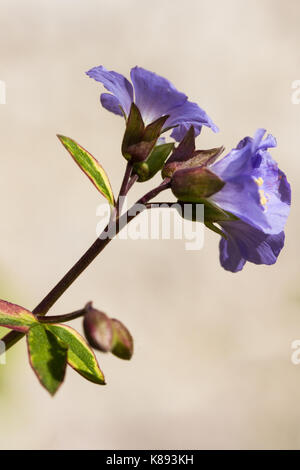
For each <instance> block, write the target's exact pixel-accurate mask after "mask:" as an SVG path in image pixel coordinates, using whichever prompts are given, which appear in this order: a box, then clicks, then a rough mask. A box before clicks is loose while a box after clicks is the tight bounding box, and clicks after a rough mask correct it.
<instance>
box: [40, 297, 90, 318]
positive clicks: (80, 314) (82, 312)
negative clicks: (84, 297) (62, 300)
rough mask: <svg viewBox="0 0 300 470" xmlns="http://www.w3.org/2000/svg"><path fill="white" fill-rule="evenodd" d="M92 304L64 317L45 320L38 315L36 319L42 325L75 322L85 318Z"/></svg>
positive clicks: (59, 316) (53, 316)
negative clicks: (77, 319)
mask: <svg viewBox="0 0 300 470" xmlns="http://www.w3.org/2000/svg"><path fill="white" fill-rule="evenodd" d="M91 305H92V303H91V302H89V303H88V304H86V306H85V307H84V308H82V309H80V310H76V312H72V313H66V314H64V315H51V316H50V317H47V318H45V316H43V315H36V316H35V317H36V319H37V320H38V321H39V322H40V323H65V322H67V321H71V320H75V319H76V318H79V317H83V316H84V315H85V314H86V313H87V312H88V311H89V309H90V308H91Z"/></svg>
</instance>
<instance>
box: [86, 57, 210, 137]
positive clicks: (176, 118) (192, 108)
mask: <svg viewBox="0 0 300 470" xmlns="http://www.w3.org/2000/svg"><path fill="white" fill-rule="evenodd" d="M87 75H88V76H89V77H91V78H94V79H95V80H97V81H98V82H101V83H102V84H103V85H104V86H105V88H106V89H107V90H108V91H110V92H111V93H112V95H110V94H108V93H103V94H102V95H101V103H102V105H103V107H104V108H106V109H107V110H108V111H111V112H113V113H114V114H118V115H120V116H121V115H122V111H121V110H120V106H121V108H122V109H123V111H124V113H125V115H126V116H128V115H129V111H130V107H131V104H132V102H133V87H132V85H131V83H130V82H129V81H128V80H127V79H126V78H125V77H124V76H123V75H120V74H119V73H117V72H113V71H108V70H106V69H105V68H104V67H103V66H102V65H100V66H99V67H94V68H93V69H91V70H89V71H88V72H87ZM130 75H131V80H132V83H133V86H134V95H135V97H134V102H135V104H136V106H137V107H138V108H139V111H140V113H141V115H142V118H143V120H144V122H145V124H146V125H147V124H150V123H151V122H153V121H155V120H156V119H158V118H160V117H162V116H166V115H169V119H168V120H167V122H166V123H165V126H164V128H165V129H166V128H168V127H175V126H176V127H175V128H174V130H173V131H172V134H171V137H173V138H174V139H175V140H177V141H180V140H182V138H183V137H184V135H185V134H186V132H187V131H188V130H189V129H190V127H191V126H194V128H195V135H196V136H197V135H198V134H200V132H201V129H202V126H203V125H204V126H208V127H210V128H211V129H212V130H213V131H214V132H217V131H218V128H217V126H216V125H215V124H214V123H213V121H212V120H211V119H210V117H209V116H208V115H207V114H206V112H205V111H203V109H201V108H200V107H199V106H198V105H197V104H196V103H192V102H190V101H187V96H186V95H185V94H184V93H181V92H180V91H178V90H177V89H176V88H175V87H174V85H173V84H172V83H171V82H169V80H167V79H166V78H163V77H161V76H159V75H157V74H155V73H153V72H150V71H149V70H145V69H143V68H142V67H134V68H133V69H131V74H130Z"/></svg>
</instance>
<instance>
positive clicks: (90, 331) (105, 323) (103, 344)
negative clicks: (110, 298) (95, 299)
mask: <svg viewBox="0 0 300 470" xmlns="http://www.w3.org/2000/svg"><path fill="white" fill-rule="evenodd" d="M83 328H84V334H85V337H86V339H87V341H88V343H89V344H90V346H92V347H93V348H94V349H98V350H99V351H102V352H108V351H110V350H111V348H112V341H113V327H112V321H111V320H110V318H108V316H107V315H106V314H105V313H103V312H100V310H96V309H95V308H90V309H89V310H88V311H87V313H86V314H85V316H84V319H83Z"/></svg>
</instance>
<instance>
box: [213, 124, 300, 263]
mask: <svg viewBox="0 0 300 470" xmlns="http://www.w3.org/2000/svg"><path fill="white" fill-rule="evenodd" d="M265 132H266V131H265V130H264V129H258V130H257V132H256V133H255V135H254V138H250V137H246V138H245V139H243V140H242V141H241V142H240V143H239V144H238V146H237V147H236V149H233V150H232V151H231V152H230V153H229V154H228V155H227V156H226V157H224V158H223V159H222V160H220V161H218V162H216V163H214V164H213V165H211V166H210V170H211V171H213V172H214V173H215V174H216V175H218V176H219V177H220V178H221V179H222V180H223V181H224V182H225V185H224V187H223V188H222V189H221V190H220V191H219V192H217V193H215V194H214V195H213V196H211V197H210V198H208V200H209V201H211V202H213V203H214V204H216V205H217V206H219V207H220V208H221V209H223V210H224V211H226V212H229V213H231V214H233V215H234V216H236V217H237V218H238V220H228V221H218V222H217V223H218V224H219V225H220V226H221V227H222V229H223V231H224V233H225V234H226V236H227V239H225V238H223V239H222V240H221V242H220V261H221V264H222V266H223V267H224V268H225V269H226V270H228V271H232V272H237V271H240V270H241V269H242V268H243V266H244V264H245V262H246V261H250V262H252V263H255V264H267V265H270V264H274V263H275V262H276V260H277V257H278V255H279V253H280V251H281V249H282V248H283V245H284V232H283V230H284V226H285V223H286V220H287V217H288V214H289V210H290V204H291V189H290V185H289V183H288V181H287V178H286V176H285V174H284V173H283V172H282V171H281V170H280V169H279V168H278V165H277V163H276V162H275V161H274V160H273V158H272V157H271V155H270V154H269V152H268V149H269V148H270V147H276V140H275V138H274V137H273V136H272V135H267V137H266V138H265V139H264V138H263V137H264V135H265Z"/></svg>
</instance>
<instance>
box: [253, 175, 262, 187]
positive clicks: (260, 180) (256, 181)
mask: <svg viewBox="0 0 300 470" xmlns="http://www.w3.org/2000/svg"><path fill="white" fill-rule="evenodd" d="M254 181H255V183H256V184H257V186H262V185H263V184H264V180H263V179H262V177H261V176H260V177H259V178H254Z"/></svg>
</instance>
